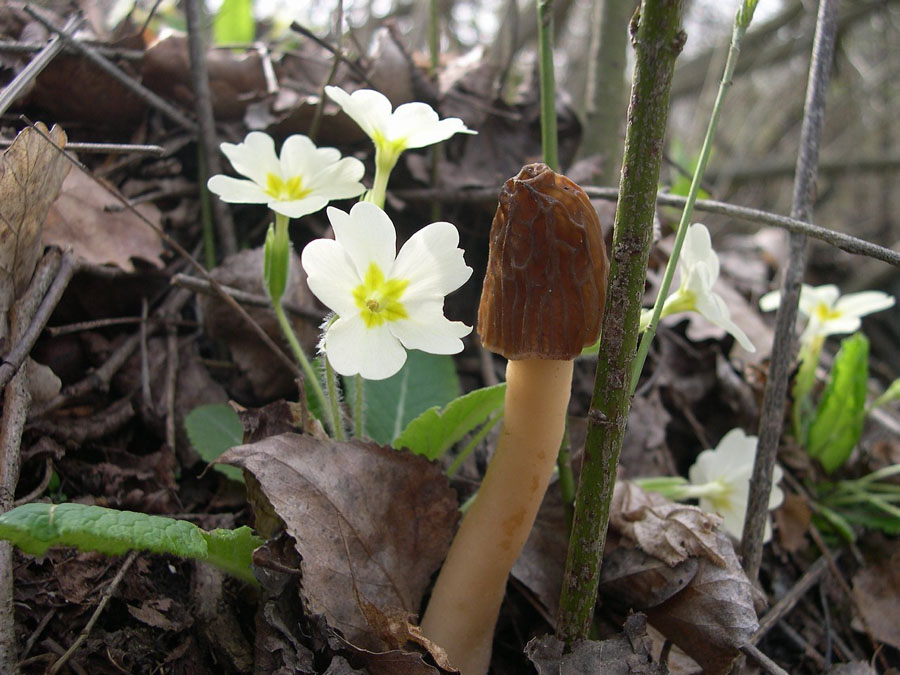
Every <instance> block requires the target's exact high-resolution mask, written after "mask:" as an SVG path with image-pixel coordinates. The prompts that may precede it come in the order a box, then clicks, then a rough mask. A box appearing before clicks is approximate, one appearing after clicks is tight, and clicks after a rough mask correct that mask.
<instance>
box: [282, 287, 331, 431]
mask: <svg viewBox="0 0 900 675" xmlns="http://www.w3.org/2000/svg"><path fill="white" fill-rule="evenodd" d="M272 307H273V308H274V309H275V318H276V319H277V320H278V325H279V326H280V327H281V332H282V333H284V336H285V337H286V338H287V341H288V344H289V345H290V346H291V351H292V352H293V353H294V358H295V359H297V363H299V364H300V368H301V369H302V370H303V375H304V376H305V378H306V380H305V381H306V385H307V386H308V387H309V388H310V389H311V390H312V393H313V396H314V397H315V399H316V401H317V402H318V404H319V409H320V410H321V411H322V414H324V415H326V420H325V423H326V425H327V426H328V431H329V432H330V433H331V435H332V436H334V435H335V434H336V433H337V427H336V425H335V420H334V419H332V418H331V417H330V416H329V414H328V411H329V410H330V408H329V406H328V399H327V398H326V396H325V391H324V390H323V389H322V383H321V382H320V381H319V375H318V374H317V373H316V371H315V369H314V368H313V367H312V364H311V363H310V362H309V359H308V358H306V354H304V353H303V347H301V346H300V341H299V340H298V339H297V334H296V333H294V328H293V326H291V321H290V319H288V317H287V314H286V313H285V311H284V308H283V307H282V306H281V303H280V302H275V303H273V304H272Z"/></svg>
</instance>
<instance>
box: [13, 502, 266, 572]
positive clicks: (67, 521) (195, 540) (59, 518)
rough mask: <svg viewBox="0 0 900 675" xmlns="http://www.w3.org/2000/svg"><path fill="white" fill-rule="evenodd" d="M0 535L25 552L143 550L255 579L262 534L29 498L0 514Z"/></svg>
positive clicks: (119, 552) (104, 552)
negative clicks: (254, 565) (254, 562)
mask: <svg viewBox="0 0 900 675" xmlns="http://www.w3.org/2000/svg"><path fill="white" fill-rule="evenodd" d="M0 539H6V540H7V541H9V542H11V543H13V544H14V545H16V546H18V547H19V548H20V549H22V551H24V552H25V553H30V554H31V555H43V554H44V553H45V552H46V551H47V549H48V548H50V547H51V546H75V547H76V548H78V549H79V550H80V551H96V552H97V553H103V554H105V555H121V554H123V553H125V552H126V551H130V550H132V549H134V550H141V551H150V552H151V553H169V554H171V555H177V556H179V557H182V558H194V559H196V560H204V561H206V562H208V563H210V564H212V565H215V566H216V567H218V568H220V569H222V570H223V571H225V572H228V573H229V574H231V575H233V576H235V577H237V578H238V579H241V580H242V581H246V582H250V583H254V582H255V580H254V577H253V573H252V571H251V568H250V562H251V554H252V553H253V549H255V548H257V547H259V546H261V545H262V544H263V543H264V542H263V540H262V539H260V538H259V537H257V536H256V535H254V534H253V532H252V531H251V530H250V528H249V527H241V528H238V529H237V530H212V531H209V532H207V531H206V530H202V529H200V528H199V527H197V526H196V525H194V524H193V523H189V522H187V521H186V520H176V519H174V518H165V517H163V516H152V515H148V514H146V513H136V512H134V511H118V510H116V509H107V508H103V507H101V506H87V505H85V504H45V503H33V504H25V505H24V506H19V507H17V508H15V509H13V510H12V511H8V512H6V513H4V514H3V515H0Z"/></svg>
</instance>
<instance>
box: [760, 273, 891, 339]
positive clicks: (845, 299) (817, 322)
mask: <svg viewBox="0 0 900 675" xmlns="http://www.w3.org/2000/svg"><path fill="white" fill-rule="evenodd" d="M780 302H781V292H780V291H772V292H770V293H766V294H765V295H764V296H762V297H761V298H760V299H759V307H760V309H762V310H763V311H764V312H770V311H772V310H774V309H776V308H777V307H778V305H779V303H780ZM893 305H894V297H893V296H891V295H888V294H887V293H882V292H881V291H862V292H860V293H847V295H841V292H840V290H839V289H838V287H837V286H835V285H834V284H825V285H824V286H808V285H807V284H803V286H801V288H800V303H799V306H798V309H799V310H800V313H801V314H803V315H805V316H807V317H809V322H808V323H807V324H806V328H805V329H804V331H803V334H802V335H801V337H800V342H801V343H804V344H806V343H809V342H812V341H813V340H815V339H816V338H824V337H826V336H828V335H838V334H843V333H852V332H854V331H856V330H858V329H859V327H860V325H862V321H861V317H863V316H865V315H867V314H873V313H874V312H880V311H882V310H884V309H888V308H889V307H893Z"/></svg>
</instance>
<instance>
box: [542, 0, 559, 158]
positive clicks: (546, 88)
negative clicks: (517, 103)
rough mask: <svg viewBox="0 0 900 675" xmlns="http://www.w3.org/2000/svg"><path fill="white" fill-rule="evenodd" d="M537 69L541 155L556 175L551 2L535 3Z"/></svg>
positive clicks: (554, 87) (556, 156) (554, 78)
mask: <svg viewBox="0 0 900 675" xmlns="http://www.w3.org/2000/svg"><path fill="white" fill-rule="evenodd" d="M538 59H539V61H538V66H539V71H540V80H541V151H542V154H543V157H544V164H546V165H547V166H549V167H550V168H551V169H553V170H554V171H559V155H558V150H557V138H556V133H557V132H556V76H555V73H554V72H553V1H552V0H538Z"/></svg>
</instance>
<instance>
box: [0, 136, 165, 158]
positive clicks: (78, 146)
mask: <svg viewBox="0 0 900 675" xmlns="http://www.w3.org/2000/svg"><path fill="white" fill-rule="evenodd" d="M14 140H15V139H13V140H9V139H5V138H2V139H0V148H8V147H9V146H11V145H12V144H13V142H14ZM66 150H70V151H71V152H82V153H95V154H103V155H132V154H134V155H155V156H156V157H162V156H163V155H164V154H166V149H165V148H164V147H162V146H161V145H134V144H131V143H70V142H68V141H66Z"/></svg>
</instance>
